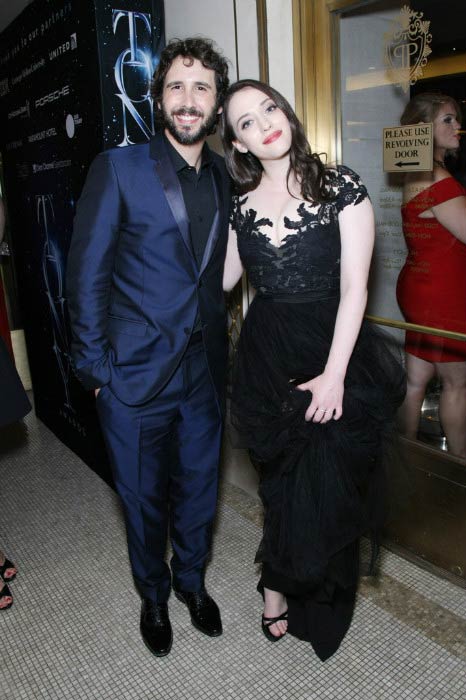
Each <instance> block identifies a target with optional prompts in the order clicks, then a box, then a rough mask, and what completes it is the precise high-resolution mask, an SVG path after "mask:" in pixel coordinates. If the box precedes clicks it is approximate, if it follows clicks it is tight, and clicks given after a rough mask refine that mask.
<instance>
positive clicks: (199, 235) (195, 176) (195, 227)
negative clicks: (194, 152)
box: [165, 137, 217, 268]
mask: <svg viewBox="0 0 466 700" xmlns="http://www.w3.org/2000/svg"><path fill="white" fill-rule="evenodd" d="M165 142H166V144H167V148H168V153H169V156H170V160H171V161H172V163H173V166H174V168H175V170H176V174H177V176H178V180H179V182H180V185H181V191H182V192H183V199H184V204H185V207H186V212H187V214H188V219H189V231H190V236H191V244H192V246H193V251H194V256H195V258H196V262H197V266H198V267H199V268H200V267H201V263H202V258H203V257H204V251H205V247H206V244H207V239H208V238H209V233H210V229H211V226H212V222H213V220H214V216H215V212H216V210H217V206H216V203H215V194H214V185H213V181H212V158H211V155H210V151H209V147H208V146H207V145H206V144H204V148H203V150H202V160H201V167H200V168H199V171H196V168H194V167H193V166H192V165H189V164H188V163H187V162H186V161H185V159H184V158H183V157H182V156H181V155H180V154H179V153H178V151H177V150H176V148H174V147H173V146H172V144H171V143H170V141H169V140H168V139H167V138H166V137H165Z"/></svg>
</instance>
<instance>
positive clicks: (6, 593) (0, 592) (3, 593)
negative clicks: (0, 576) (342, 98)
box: [0, 583, 13, 610]
mask: <svg viewBox="0 0 466 700" xmlns="http://www.w3.org/2000/svg"><path fill="white" fill-rule="evenodd" d="M2 598H11V600H10V602H9V603H7V605H4V606H3V607H2V608H0V610H8V608H11V606H12V605H13V596H12V595H11V591H10V589H9V588H8V586H7V585H6V583H4V584H3V588H2V589H0V601H1V600H2Z"/></svg>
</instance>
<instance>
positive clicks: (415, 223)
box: [397, 93, 466, 459]
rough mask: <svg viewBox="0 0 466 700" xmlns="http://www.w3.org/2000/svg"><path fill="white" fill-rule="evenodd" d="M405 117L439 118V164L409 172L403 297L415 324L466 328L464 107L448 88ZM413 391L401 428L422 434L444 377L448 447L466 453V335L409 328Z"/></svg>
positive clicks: (423, 97) (420, 98)
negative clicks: (458, 166)
mask: <svg viewBox="0 0 466 700" xmlns="http://www.w3.org/2000/svg"><path fill="white" fill-rule="evenodd" d="M400 122H401V124H416V123H422V122H432V123H433V138H434V157H433V169H432V170H431V171H427V172H412V173H406V174H405V176H404V184H403V205H402V209H401V215H402V219H403V233H404V235H405V240H406V245H407V248H408V256H407V259H406V262H405V265H404V266H403V268H402V270H401V272H400V275H399V277H398V283H397V299H398V304H399V306H400V309H401V311H402V312H403V315H404V317H405V319H406V321H409V322H410V323H416V324H419V325H421V326H429V327H431V328H439V329H444V330H447V331H456V332H459V333H466V189H465V188H464V187H463V185H461V184H460V183H459V182H458V181H457V180H456V179H455V178H454V177H453V176H452V175H451V174H450V173H449V171H448V168H447V166H446V164H445V160H446V158H448V156H455V154H456V153H457V152H458V150H459V147H460V138H461V135H460V133H459V132H460V129H461V110H460V107H459V105H458V103H457V102H456V101H455V100H454V99H453V98H452V97H449V96H448V95H443V94H440V93H421V94H419V95H416V96H415V97H413V98H412V100H410V102H409V103H408V104H407V105H406V107H405V110H404V112H403V114H402V116H401V119H400ZM405 351H406V370H407V375H408V391H407V394H406V400H405V402H404V404H403V406H402V409H401V411H400V422H401V430H402V432H403V433H404V435H405V436H406V437H408V438H410V439H412V440H415V439H416V438H417V433H418V429H419V422H420V417H421V408H422V404H423V401H424V397H425V393H426V389H427V385H428V383H429V382H430V380H431V379H432V378H433V377H434V376H437V377H438V379H439V380H440V385H441V389H440V399H439V417H440V423H441V425H442V428H443V431H444V433H445V436H446V439H447V446H448V450H449V451H450V452H451V453H453V454H455V455H457V456H459V457H462V458H463V459H465V458H466V342H464V341H462V340H454V339H451V338H443V337H441V336H436V335H431V334H427V333H419V332H414V331H407V333H406V338H405Z"/></svg>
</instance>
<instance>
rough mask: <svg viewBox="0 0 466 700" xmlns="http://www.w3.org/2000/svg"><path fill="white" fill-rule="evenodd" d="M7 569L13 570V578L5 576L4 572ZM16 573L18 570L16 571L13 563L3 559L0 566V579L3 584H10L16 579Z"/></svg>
mask: <svg viewBox="0 0 466 700" xmlns="http://www.w3.org/2000/svg"><path fill="white" fill-rule="evenodd" d="M7 569H15V570H16V573H14V574H13V576H5V571H6V570H7ZM17 573H18V570H17V569H16V566H15V565H14V564H13V562H12V561H10V560H9V559H7V558H6V557H5V561H4V562H3V564H1V565H0V578H2V579H3V580H4V581H5V583H10V581H13V579H14V578H16V574H17Z"/></svg>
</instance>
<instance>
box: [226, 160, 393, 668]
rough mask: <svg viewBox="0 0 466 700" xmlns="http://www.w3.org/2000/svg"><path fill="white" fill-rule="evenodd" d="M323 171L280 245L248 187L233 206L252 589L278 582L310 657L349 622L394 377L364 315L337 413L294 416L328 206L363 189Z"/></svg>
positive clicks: (334, 279) (312, 359) (324, 654)
mask: <svg viewBox="0 0 466 700" xmlns="http://www.w3.org/2000/svg"><path fill="white" fill-rule="evenodd" d="M330 173H331V177H332V189H333V191H334V193H335V195H336V198H335V199H334V200H333V201H332V202H331V203H325V204H322V205H320V206H318V207H314V208H312V207H311V206H310V205H308V204H304V203H300V204H299V206H298V207H297V212H296V216H295V217H293V219H288V218H286V217H285V220H284V224H285V227H286V228H288V229H290V234H289V235H288V236H286V237H285V238H284V239H283V241H282V243H281V245H280V246H275V245H273V244H272V243H271V242H270V240H269V238H268V237H267V227H270V226H272V223H271V221H269V220H268V219H265V218H264V219H259V220H258V219H257V216H256V212H255V211H254V210H253V209H248V198H247V196H243V197H236V198H235V199H234V201H233V208H232V213H231V224H232V226H233V228H234V230H235V231H236V234H237V239H238V250H239V253H240V256H241V260H242V262H243V265H244V267H245V269H246V271H247V272H248V275H249V279H250V281H251V283H252V285H253V286H254V287H255V289H256V291H257V294H256V296H255V298H254V301H253V303H252V304H251V306H250V308H249V310H248V313H247V316H246V319H245V321H244V324H243V327H242V330H241V336H240V340H239V346H238V352H237V358H236V363H235V370H234V377H233V393H232V404H231V420H232V424H233V426H234V428H235V430H236V432H237V441H238V446H241V447H246V448H248V449H249V453H250V455H251V459H252V461H253V463H254V465H255V466H256V467H257V468H258V470H259V474H260V491H259V492H260V496H261V499H262V502H263V505H264V532H263V538H262V541H261V543H260V546H259V550H258V553H257V557H256V561H258V562H261V563H262V576H261V581H260V583H259V590H261V589H262V587H264V586H265V587H267V588H270V589H272V590H278V591H282V592H283V593H285V595H286V596H287V600H288V611H289V623H288V631H289V633H290V634H293V635H295V636H296V637H299V638H300V639H305V640H308V641H310V642H311V644H312V645H313V647H314V650H315V651H316V653H317V654H318V656H319V657H320V658H321V659H326V658H328V657H329V656H331V655H332V654H333V653H334V652H335V651H336V650H337V649H338V647H339V645H340V643H341V640H342V639H343V637H344V635H345V633H346V631H347V629H348V627H349V624H350V622H351V617H352V612H353V607H354V601H355V594H356V587H357V580H358V568H359V554H358V540H359V538H360V536H361V535H362V534H364V533H368V532H372V533H373V532H374V531H376V529H377V528H378V526H379V525H380V523H381V521H382V520H383V515H384V498H383V493H384V480H383V468H382V460H381V454H382V451H383V450H382V446H383V439H384V436H385V435H386V434H387V430H388V429H389V427H390V426H391V425H392V422H393V418H394V415H395V412H396V409H397V407H398V406H399V405H400V403H401V402H402V400H403V397H404V390H405V380H404V372H403V369H402V366H401V363H400V359H399V358H398V357H397V355H396V354H395V353H393V352H392V348H391V347H390V343H389V342H388V339H387V338H385V336H384V335H382V334H380V333H378V332H377V331H376V330H374V328H373V327H372V326H370V325H369V324H367V323H363V325H362V328H361V331H360V334H359V337H358V340H357V342H356V345H355V348H354V351H353V354H352V357H351V360H350V363H349V366H348V370H347V374H346V378H345V393H344V401H343V416H342V418H341V419H340V420H338V421H334V420H331V421H329V422H328V423H326V424H323V425H320V424H319V423H313V422H306V421H305V420H304V414H305V411H306V409H307V407H308V405H309V403H310V393H309V392H301V391H299V390H297V389H296V388H295V384H299V383H301V382H303V381H307V380H309V379H311V378H312V377H315V376H317V375H319V374H321V373H322V372H323V370H324V367H325V364H326V361H327V358H328V354H329V351H330V345H331V341H332V337H333V331H334V327H335V319H336V314H337V310H338V304H339V286H340V250H341V246H340V234H339V227H338V214H339V212H340V211H342V210H343V209H344V207H345V206H347V205H349V204H355V205H357V204H358V203H360V202H362V201H363V200H364V199H365V198H366V197H367V196H368V195H367V191H366V189H365V187H364V185H363V184H362V183H361V181H360V179H359V177H358V176H357V175H356V173H354V172H353V171H351V170H350V169H349V168H346V167H343V166H340V167H338V168H337V169H332V170H331V171H330Z"/></svg>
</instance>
